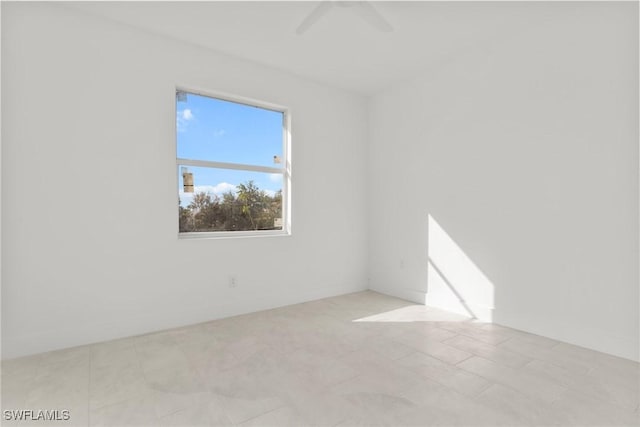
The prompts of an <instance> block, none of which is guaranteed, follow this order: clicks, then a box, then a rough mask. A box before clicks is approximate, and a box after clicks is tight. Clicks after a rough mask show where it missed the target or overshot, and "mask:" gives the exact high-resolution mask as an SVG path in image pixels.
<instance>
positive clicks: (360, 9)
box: [296, 0, 393, 35]
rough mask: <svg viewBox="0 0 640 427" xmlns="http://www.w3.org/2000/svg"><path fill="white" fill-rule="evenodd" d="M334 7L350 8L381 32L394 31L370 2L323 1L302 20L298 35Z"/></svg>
mask: <svg viewBox="0 0 640 427" xmlns="http://www.w3.org/2000/svg"><path fill="white" fill-rule="evenodd" d="M334 7H343V8H350V9H351V10H353V12H354V13H356V14H358V15H360V17H361V18H362V19H364V20H365V21H367V22H368V23H369V24H371V25H372V26H373V27H374V28H376V29H378V30H379V31H382V32H384V33H388V32H391V31H393V27H392V26H391V24H389V22H388V21H387V20H386V19H385V18H384V17H383V16H382V15H380V13H379V12H378V11H377V10H376V9H375V8H374V7H373V4H371V2H370V1H345V0H322V1H321V2H320V4H319V5H318V6H316V8H315V9H313V10H312V11H311V13H309V15H307V17H306V18H304V19H303V20H302V23H301V24H300V25H298V28H296V34H298V35H301V34H304V33H305V32H306V31H307V30H308V29H309V28H310V27H311V26H312V25H313V24H315V23H316V22H317V21H318V20H319V19H320V18H322V17H323V16H324V15H326V14H327V12H329V11H330V10H331V9H333V8H334Z"/></svg>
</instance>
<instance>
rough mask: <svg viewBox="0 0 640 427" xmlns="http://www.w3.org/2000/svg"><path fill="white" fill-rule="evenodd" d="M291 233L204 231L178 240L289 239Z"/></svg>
mask: <svg viewBox="0 0 640 427" xmlns="http://www.w3.org/2000/svg"><path fill="white" fill-rule="evenodd" d="M288 236H291V232H287V231H286V230H265V231H202V232H191V233H178V240H200V239H242V238H253V237H288Z"/></svg>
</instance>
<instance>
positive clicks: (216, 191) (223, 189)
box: [180, 182, 236, 208]
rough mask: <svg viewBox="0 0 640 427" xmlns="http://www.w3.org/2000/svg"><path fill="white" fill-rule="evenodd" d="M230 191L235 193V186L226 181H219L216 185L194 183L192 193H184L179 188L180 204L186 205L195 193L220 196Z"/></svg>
mask: <svg viewBox="0 0 640 427" xmlns="http://www.w3.org/2000/svg"><path fill="white" fill-rule="evenodd" d="M229 191H231V192H232V193H234V194H235V192H236V186H235V185H234V184H229V183H228V182H221V183H219V184H217V185H196V186H194V187H193V193H185V192H184V190H182V189H181V190H180V205H181V206H182V207H185V208H186V207H187V206H189V204H190V203H191V201H192V200H193V195H194V194H197V193H209V194H212V195H215V196H219V197H222V195H223V194H224V193H228V192H229Z"/></svg>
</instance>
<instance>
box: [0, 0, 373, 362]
mask: <svg viewBox="0 0 640 427" xmlns="http://www.w3.org/2000/svg"><path fill="white" fill-rule="evenodd" d="M2 59H3V60H2V88H3V94H2V114H3V116H2V122H3V124H4V126H3V128H2V150H3V158H2V162H3V163H2V173H3V180H2V185H3V187H2V193H3V196H2V197H3V203H2V207H3V211H2V230H3V235H2V239H3V241H2V244H3V251H2V267H3V268H2V284H3V288H2V344H3V348H2V356H3V358H10V357H16V356H20V355H26V354H29V353H34V352H40V351H46V350H52V349H57V348H63V347H68V346H73V345H78V344H85V343H89V342H95V341H101V340H106V339H111V338H115V337H121V336H128V335H134V334H140V333H144V332H148V331H153V330H160V329H164V328H170V327H175V326H179V325H183V324H190V323H196V322H201V321H206V320H210V319H214V318H218V317H223V316H229V315H233V314H238V313H243V312H249V311H255V310H259V309H264V308H270V307H275V306H279V305H285V304H291V303H296V302H300V301H304V300H310V299H316V298H321V297H326V296H331V295H336V294H342V293H348V292H354V291H358V290H362V289H364V288H365V287H366V280H365V270H366V268H365V263H366V234H365V225H364V221H363V218H364V215H365V207H366V203H365V195H364V192H363V191H362V189H363V188H364V185H365V183H364V180H365V164H364V161H365V159H364V156H363V153H364V152H365V145H364V144H365V142H366V124H367V122H366V104H365V102H366V100H365V99H364V98H361V97H358V96H355V95H351V94H348V93H345V92H341V91H339V90H334V89H331V88H328V87H324V86H321V85H319V84H315V83H312V82H308V81H305V80H302V79H300V78H297V77H295V76H291V75H288V74H284V73H282V72H279V71H276V70H273V69H269V68H265V67H262V66H259V65H256V64H253V63H249V62H244V61H240V60H237V59H233V58H230V57H226V56H222V55H218V54H215V53H213V52H210V51H207V50H203V49H200V48H197V47H194V46H190V45H186V44H181V43H179V42H177V41H172V40H170V39H165V38H162V37H160V36H155V35H152V34H148V33H144V32H142V31H138V30H136V29H133V28H128V27H125V26H121V25H119V24H116V23H111V22H109V21H106V20H102V19H100V18H94V17H91V16H89V15H84V14H82V13H80V12H76V11H74V10H71V9H66V8H63V7H61V6H58V5H47V4H34V3H31V4H28V3H14V4H8V3H6V2H5V3H3V4H2ZM176 84H180V85H187V86H191V87H199V88H209V89H211V90H214V91H222V92H226V93H231V94H236V95H239V96H244V97H249V98H253V99H258V100H263V101H266V102H272V103H275V104H280V105H285V106H288V107H290V108H291V110H292V117H293V121H292V123H293V142H292V144H293V145H292V160H293V204H292V210H293V212H292V216H293V235H292V236H291V237H270V238H247V239H227V240H178V239H177V214H178V213H177V206H176V201H177V177H176V165H175V142H174V120H175V113H174V102H175V101H174V96H175V95H174V90H175V85H176ZM336 207H338V208H336ZM231 273H237V274H238V280H239V285H238V287H237V288H234V289H230V288H229V287H228V284H227V281H228V276H229V274H231Z"/></svg>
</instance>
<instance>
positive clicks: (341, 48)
mask: <svg viewBox="0 0 640 427" xmlns="http://www.w3.org/2000/svg"><path fill="white" fill-rule="evenodd" d="M317 4H318V2H309V1H296V2H292V1H287V2H272V1H259V2H245V1H239V2H222V1H211V2H178V1H176V2H155V1H154V2H145V1H142V2H101V1H97V2H73V3H66V6H68V7H73V8H76V9H80V10H83V11H85V12H89V13H92V14H96V15H101V16H104V17H107V18H109V19H112V20H115V21H119V22H121V23H125V24H129V25H132V26H136V27H140V28H143V29H145V30H148V31H152V32H155V33H159V34H162V35H165V36H170V37H173V38H175V39H179V40H182V41H185V42H189V43H193V44H196V45H199V46H202V47H205V48H209V49H213V50H215V51H218V52H223V53H226V54H229V55H233V56H235V57H240V58H243V59H248V60H251V61H255V62H258V63H262V64H265V65H268V66H271V67H274V68H278V69H281V70H285V71H287V72H291V73H294V74H297V75H300V76H303V77H306V78H309V79H312V80H315V81H318V82H322V83H326V84H329V85H331V86H335V87H339V88H343V89H347V90H350V91H354V92H358V93H361V94H364V95H371V94H374V93H377V92H379V91H381V90H383V89H385V88H387V87H388V86H390V85H391V84H393V83H394V82H397V81H401V80H406V79H410V78H412V77H415V76H417V75H418V74H419V73H420V72H422V71H424V70H427V69H430V68H433V67H437V66H438V65H439V64H442V63H445V62H447V61H448V60H450V59H451V58H453V57H455V56H456V55H460V54H463V53H464V52H466V51H469V50H472V49H475V48H477V47H478V46H485V45H487V44H491V43H496V42H500V40H504V39H505V38H509V37H511V36H512V35H513V34H514V33H517V32H518V31H521V30H522V29H523V28H526V27H530V26H531V25H536V23H540V22H541V20H544V19H545V18H546V17H548V15H549V9H550V7H555V5H553V6H550V3H538V2H426V1H425V2H418V1H411V2H401V1H387V2H374V3H373V4H374V6H375V8H376V9H377V10H378V12H379V13H380V14H382V15H383V16H384V17H385V18H386V19H387V21H389V22H390V23H391V25H392V26H393V27H394V31H393V32H390V33H384V32H381V31H378V30H377V29H375V28H374V27H372V26H371V25H370V24H369V23H367V22H366V21H365V20H363V19H362V17H361V16H359V15H357V14H356V13H354V11H353V8H348V7H333V8H331V9H330V10H329V12H328V13H327V14H326V15H324V16H323V17H322V18H321V19H320V20H319V21H317V22H316V23H315V24H314V25H313V26H312V27H311V28H310V29H309V30H308V31H307V32H306V33H304V34H302V35H297V34H296V31H295V30H296V28H297V26H298V25H299V24H300V23H301V22H302V20H303V19H304V18H305V17H306V16H307V15H308V14H309V13H310V12H311V11H312V10H313V9H314V8H315V7H316V6H317ZM565 5H566V3H565ZM565 7H567V6H565Z"/></svg>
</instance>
